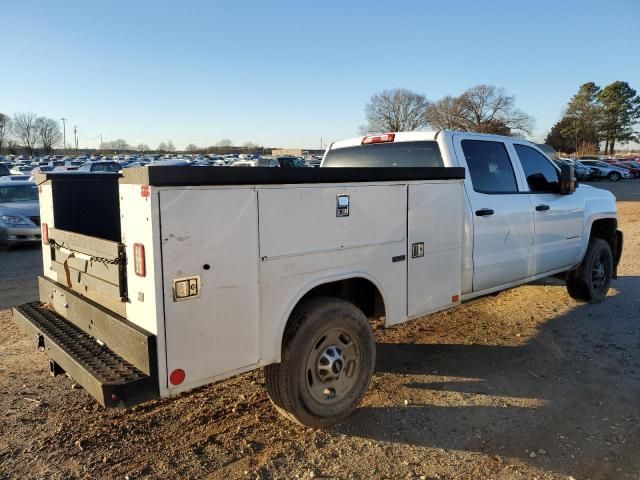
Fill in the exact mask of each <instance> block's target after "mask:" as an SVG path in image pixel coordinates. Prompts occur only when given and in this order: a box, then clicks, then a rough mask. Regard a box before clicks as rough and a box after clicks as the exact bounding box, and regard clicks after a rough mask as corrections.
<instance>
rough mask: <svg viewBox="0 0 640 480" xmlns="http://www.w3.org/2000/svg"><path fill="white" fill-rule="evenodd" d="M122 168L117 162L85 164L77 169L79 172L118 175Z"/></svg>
mask: <svg viewBox="0 0 640 480" xmlns="http://www.w3.org/2000/svg"><path fill="white" fill-rule="evenodd" d="M121 169H122V166H121V165H120V164H119V163H118V162H87V163H83V164H82V165H80V167H78V171H79V172H91V173H102V172H107V173H118V172H119V171H120V170H121Z"/></svg>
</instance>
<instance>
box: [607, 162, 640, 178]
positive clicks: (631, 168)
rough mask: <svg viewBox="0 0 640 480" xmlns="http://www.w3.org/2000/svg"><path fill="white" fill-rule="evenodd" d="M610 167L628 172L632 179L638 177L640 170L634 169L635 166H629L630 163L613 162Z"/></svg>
mask: <svg viewBox="0 0 640 480" xmlns="http://www.w3.org/2000/svg"><path fill="white" fill-rule="evenodd" d="M610 165H613V166H614V167H620V168H624V169H626V170H629V172H631V176H632V178H638V177H640V168H638V167H636V166H635V165H631V163H630V162H613V163H611V164H610Z"/></svg>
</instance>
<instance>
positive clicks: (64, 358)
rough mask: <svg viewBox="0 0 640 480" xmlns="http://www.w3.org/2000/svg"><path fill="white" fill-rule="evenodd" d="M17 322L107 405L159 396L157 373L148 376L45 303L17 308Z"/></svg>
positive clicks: (54, 366) (55, 363)
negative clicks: (153, 375)
mask: <svg viewBox="0 0 640 480" xmlns="http://www.w3.org/2000/svg"><path fill="white" fill-rule="evenodd" d="M13 320H14V322H15V323H16V324H17V325H19V326H20V328H22V330H24V331H25V332H26V333H27V335H30V336H31V337H32V338H33V340H34V346H35V347H36V348H38V349H39V350H42V351H45V352H46V353H47V355H48V356H49V358H50V359H51V360H52V363H51V372H52V374H57V373H61V370H63V371H64V372H66V373H67V374H69V375H70V376H71V378H73V379H74V380H75V381H76V382H78V383H79V384H80V385H82V386H83V387H84V388H85V389H86V390H87V391H88V392H89V393H90V394H91V395H93V396H94V397H95V398H96V400H98V402H99V403H100V404H102V405H103V406H105V407H130V406H132V405H135V404H138V403H141V402H145V401H147V400H151V399H153V398H158V397H159V393H158V380H157V376H155V378H153V377H152V376H149V375H146V374H145V373H144V372H142V371H141V370H139V369H138V368H136V367H135V366H134V365H132V364H131V363H129V362H127V361H126V360H124V359H123V358H122V357H120V356H119V355H117V354H115V353H114V352H113V351H111V350H110V349H109V348H107V347H106V346H104V345H101V344H100V343H98V342H97V341H96V339H95V338H93V337H92V336H90V335H89V334H87V333H85V332H84V331H83V330H81V329H80V328H78V327H77V326H76V325H74V324H73V323H71V322H69V321H68V320H66V319H65V318H64V317H62V316H61V315H59V314H58V313H56V312H55V311H53V310H51V309H50V308H48V307H46V306H45V305H44V304H43V303H41V302H32V303H25V304H24V305H20V306H19V307H16V308H14V309H13Z"/></svg>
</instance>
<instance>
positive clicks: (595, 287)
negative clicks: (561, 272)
mask: <svg viewBox="0 0 640 480" xmlns="http://www.w3.org/2000/svg"><path fill="white" fill-rule="evenodd" d="M612 278H613V254H612V253H611V247H610V246H609V244H608V243H607V242H606V241H604V240H603V239H601V238H591V240H589V246H588V247H587V253H586V254H585V256H584V259H583V260H582V263H581V264H580V266H579V267H578V268H577V269H576V270H573V271H571V272H568V273H567V291H568V292H569V295H570V296H571V297H572V298H575V299H576V300H581V301H583V302H589V303H600V302H601V301H602V300H604V298H605V297H606V296H607V292H608V291H609V285H610V284H611V279H612Z"/></svg>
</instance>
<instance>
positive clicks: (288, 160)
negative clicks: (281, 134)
mask: <svg viewBox="0 0 640 480" xmlns="http://www.w3.org/2000/svg"><path fill="white" fill-rule="evenodd" d="M321 160H322V159H321V157H318V156H316V157H307V158H301V157H288V156H280V157H278V156H275V157H274V156H263V155H249V154H239V155H237V154H229V155H182V156H174V155H152V156H151V155H147V156H144V155H127V156H117V155H115V156H113V157H110V156H100V155H95V156H91V157H82V156H80V157H61V156H50V157H36V158H29V157H15V158H3V157H0V176H2V175H27V176H31V175H34V174H36V173H44V172H60V171H80V172H120V171H122V170H123V169H125V168H132V167H142V166H146V165H191V166H234V167H235V166H238V167H255V166H264V167H278V166H280V167H317V166H320V161H321Z"/></svg>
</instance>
